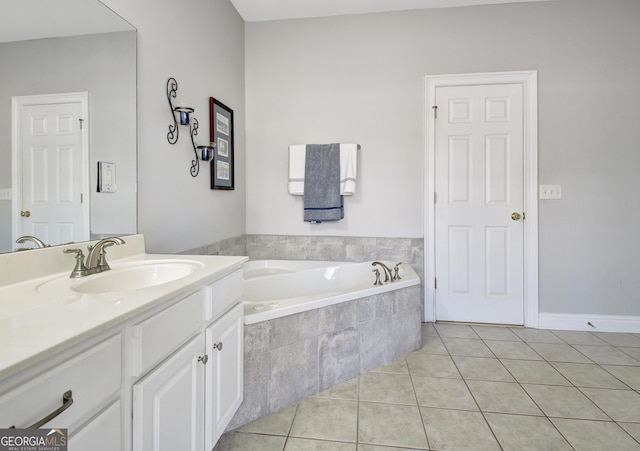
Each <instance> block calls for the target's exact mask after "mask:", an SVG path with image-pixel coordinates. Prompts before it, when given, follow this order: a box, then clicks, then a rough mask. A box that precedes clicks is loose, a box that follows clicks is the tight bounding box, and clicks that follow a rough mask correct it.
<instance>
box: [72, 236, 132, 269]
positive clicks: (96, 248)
mask: <svg viewBox="0 0 640 451" xmlns="http://www.w3.org/2000/svg"><path fill="white" fill-rule="evenodd" d="M114 244H118V245H120V244H125V241H124V240H123V239H122V238H118V237H110V238H104V239H102V240H100V241H98V242H97V243H96V244H94V245H93V246H89V247H88V249H89V254H88V255H87V259H86V264H85V261H84V254H83V253H82V249H64V250H63V251H62V252H64V253H65V254H76V266H75V268H73V271H71V275H70V276H69V277H71V278H72V279H75V278H78V277H85V276H88V275H90V274H96V273H99V272H102V271H108V270H110V269H111V268H110V267H109V264H108V263H107V258H106V254H107V251H106V249H105V247H108V246H113V245H114Z"/></svg>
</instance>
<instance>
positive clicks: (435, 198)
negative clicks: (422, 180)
mask: <svg viewBox="0 0 640 451" xmlns="http://www.w3.org/2000/svg"><path fill="white" fill-rule="evenodd" d="M437 202H438V193H436V192H434V193H433V203H434V204H435V203H437Z"/></svg>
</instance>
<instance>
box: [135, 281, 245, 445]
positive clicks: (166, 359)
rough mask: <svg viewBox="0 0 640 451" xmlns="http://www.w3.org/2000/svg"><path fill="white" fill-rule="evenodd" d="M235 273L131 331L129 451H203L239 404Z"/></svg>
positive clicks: (240, 357) (240, 311)
mask: <svg viewBox="0 0 640 451" xmlns="http://www.w3.org/2000/svg"><path fill="white" fill-rule="evenodd" d="M241 276H242V273H241V271H236V272H235V273H232V274H230V275H228V276H226V277H225V278H223V279H221V280H218V281H216V282H215V283H213V284H210V285H208V286H205V287H203V288H202V289H201V290H198V291H196V292H195V293H192V294H191V295H189V296H187V297H186V298H184V299H182V300H180V301H178V302H175V303H171V305H170V306H169V307H167V308H166V309H164V310H161V311H159V312H155V313H154V314H153V315H151V316H148V317H145V318H143V319H141V320H139V321H138V322H134V323H133V324H132V326H131V337H132V346H131V355H132V375H133V381H134V382H133V386H132V392H133V430H132V435H133V450H134V451H143V450H145V451H146V450H168V451H173V450H177V449H188V450H193V451H204V450H207V451H210V450H211V449H212V448H213V446H214V445H215V443H216V441H217V440H218V439H219V438H220V435H221V434H222V432H223V431H224V429H225V427H226V426H227V425H228V424H229V422H230V421H231V418H232V417H233V414H234V413H235V411H236V410H237V409H238V407H239V405H240V403H241V402H242V387H243V383H242V365H243V333H244V329H243V308H242V304H241V303H240V302H239V300H240V295H241V292H242V287H241Z"/></svg>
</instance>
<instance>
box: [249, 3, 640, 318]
mask: <svg viewBox="0 0 640 451" xmlns="http://www.w3.org/2000/svg"><path fill="white" fill-rule="evenodd" d="M639 23H640V2H638V1H637V0H613V1H612V0H606V1H605V0H563V1H553V2H540V3H520V4H507V5H492V6H480V7H466V8H451V9H436V10H423V11H409V12H401V13H384V14H373V15H360V16H342V17H333V18H322V19H304V20H291V21H274V22H258V23H247V24H246V26H245V27H246V35H245V39H246V96H247V143H248V148H247V161H248V166H247V187H248V188H247V197H248V199H247V233H248V234H284V235H314V234H317V235H342V236H378V237H380V236H388V237H395V236H404V237H422V236H424V219H423V211H424V201H425V199H424V194H423V192H424V155H425V137H424V134H425V125H424V124H425V120H424V117H425V116H424V111H423V109H424V76H425V75H429V74H434V75H435V74H447V73H467V72H492V71H510V70H537V71H538V75H539V182H540V183H541V184H561V185H562V188H563V199H562V200H560V201H540V204H539V206H540V209H539V215H540V219H539V226H540V241H539V243H540V259H539V260H540V311H541V312H550V313H589V314H608V315H640V302H638V301H639V297H638V296H639V295H638V293H639V292H640V282H639V281H640V278H638V276H637V274H638V273H640V263H638V261H639V259H638V255H640V240H639V239H638V238H637V235H636V230H637V223H638V221H639V220H640V199H639V197H638V195H637V193H638V191H639V190H638V181H637V180H638V177H637V175H636V173H637V171H638V167H639V166H640V151H639V148H638V147H639V145H638V142H640V126H639V124H640V109H639V108H637V106H636V102H637V101H638V100H639V99H640V83H638V80H639V79H638V74H639V73H640V52H638V49H637V46H638V43H639V42H640V26H638V24H639ZM335 141H340V142H354V141H355V142H358V143H360V144H361V145H362V151H361V154H360V155H361V163H360V166H359V175H358V179H359V180H358V192H357V194H356V195H355V196H353V197H352V198H346V199H345V219H344V220H343V221H340V222H338V223H335V224H332V223H325V224H321V225H310V224H306V223H303V222H302V219H301V217H302V203H301V200H300V199H298V198H294V197H293V196H290V195H289V194H287V191H286V178H287V172H286V171H287V169H286V168H287V152H286V149H287V146H288V145H289V144H292V143H305V142H335ZM425 252H429V250H428V249H425Z"/></svg>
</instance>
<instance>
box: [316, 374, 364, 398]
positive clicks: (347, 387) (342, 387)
mask: <svg viewBox="0 0 640 451" xmlns="http://www.w3.org/2000/svg"><path fill="white" fill-rule="evenodd" d="M358 381H359V379H358V378H357V377H354V378H353V379H349V380H348V381H346V382H342V383H341V384H338V385H334V386H333V387H331V388H328V389H327V390H325V391H322V392H320V393H318V394H317V395H315V396H317V397H319V398H332V399H351V400H356V399H358Z"/></svg>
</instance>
